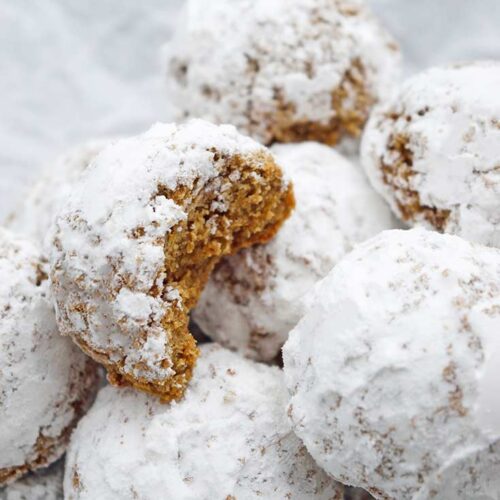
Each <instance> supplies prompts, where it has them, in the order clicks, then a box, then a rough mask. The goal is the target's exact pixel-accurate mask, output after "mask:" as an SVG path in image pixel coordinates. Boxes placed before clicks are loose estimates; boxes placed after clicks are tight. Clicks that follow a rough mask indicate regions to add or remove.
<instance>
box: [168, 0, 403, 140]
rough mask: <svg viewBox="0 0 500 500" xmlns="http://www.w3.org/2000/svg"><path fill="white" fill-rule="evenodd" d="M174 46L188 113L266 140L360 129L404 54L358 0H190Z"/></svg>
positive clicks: (172, 75)
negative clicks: (225, 124) (231, 125)
mask: <svg viewBox="0 0 500 500" xmlns="http://www.w3.org/2000/svg"><path fill="white" fill-rule="evenodd" d="M166 52H167V60H168V72H167V79H168V83H169V87H170V92H171V95H172V96H173V99H172V100H173V101H174V102H176V103H178V106H179V108H180V110H179V112H180V114H181V116H184V117H191V116H194V117H200V118H205V119H207V120H210V121H213V122H215V123H232V124H233V125H235V126H236V127H237V128H238V129H239V130H241V131H242V132H244V133H246V134H248V135H250V136H252V137H254V138H255V139H257V140H258V141H260V142H262V143H264V144H271V143H273V142H302V141H305V140H313V141H318V142H324V143H327V144H331V145H332V144H336V143H337V142H338V141H339V140H340V139H341V138H342V137H343V136H346V135H347V136H354V137H356V136H358V134H359V133H360V131H361V129H362V127H363V125H364V123H365V121H366V119H367V117H368V113H369V111H370V109H371V107H372V105H373V104H374V102H376V101H377V100H378V99H379V98H383V97H384V96H386V95H387V93H388V91H389V89H390V88H391V86H392V85H393V84H394V81H395V80H396V79H397V77H398V75H399V63H400V54H399V50H398V48H397V45H396V43H395V42H394V40H393V39H392V37H391V36H390V35H389V34H388V33H386V32H385V30H384V29H383V28H382V27H381V26H380V25H379V23H378V21H377V20H376V19H374V17H373V16H372V14H371V13H370V12H369V10H368V8H367V6H366V5H365V3H364V2H362V1H359V0H273V1H269V0H212V1H210V2H206V1H204V0H188V1H187V2H186V5H185V9H184V15H183V17H181V20H180V21H179V26H178V29H177V33H176V35H175V36H174V39H173V41H172V42H171V43H170V45H169V46H168V47H167V51H166Z"/></svg>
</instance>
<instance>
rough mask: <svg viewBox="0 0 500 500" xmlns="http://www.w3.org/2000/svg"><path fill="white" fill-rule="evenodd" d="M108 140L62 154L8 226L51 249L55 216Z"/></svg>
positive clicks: (14, 214) (18, 209) (91, 143)
mask: <svg viewBox="0 0 500 500" xmlns="http://www.w3.org/2000/svg"><path fill="white" fill-rule="evenodd" d="M107 144H108V141H92V142H88V143H86V144H83V145H81V146H78V147H76V148H74V149H72V150H70V151H68V152H67V153H65V154H63V155H61V156H60V157H59V158H57V159H56V160H55V162H54V163H53V164H51V165H50V166H49V167H48V168H47V169H46V170H45V171H44V172H43V174H42V176H41V177H40V179H39V180H38V181H37V182H36V183H35V184H34V185H33V187H32V188H31V189H30V191H29V192H28V193H27V194H26V196H25V198H24V199H23V201H22V204H21V205H20V206H19V207H18V208H17V210H16V211H15V212H13V213H12V214H10V215H9V217H8V219H7V221H6V226H7V227H8V228H9V229H12V230H13V231H15V232H16V233H20V234H22V235H24V236H26V237H28V238H30V239H31V240H32V241H38V242H40V243H41V244H43V245H44V246H48V244H49V242H48V241H47V235H48V234H49V229H50V226H51V225H52V223H53V222H54V218H55V215H56V214H57V212H58V210H59V209H60V207H61V206H62V205H63V203H64V200H65V199H66V198H67V197H68V195H69V194H70V193H71V189H72V186H73V185H74V184H75V183H76V182H77V180H78V177H79V176H80V174H81V173H82V172H83V171H84V170H85V169H86V168H87V167H88V165H89V164H90V163H91V161H92V160H93V159H94V158H95V156H97V154H98V153H99V152H100V151H102V149H104V147H105V146H106V145H107Z"/></svg>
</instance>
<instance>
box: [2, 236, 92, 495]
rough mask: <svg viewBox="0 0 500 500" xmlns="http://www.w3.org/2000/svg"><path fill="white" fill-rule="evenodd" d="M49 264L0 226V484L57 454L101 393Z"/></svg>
mask: <svg viewBox="0 0 500 500" xmlns="http://www.w3.org/2000/svg"><path fill="white" fill-rule="evenodd" d="M46 267H47V266H46V261H45V260H44V259H43V257H42V256H41V255H40V252H39V251H38V250H37V248H36V247H35V246H34V245H33V244H32V243H31V242H29V241H27V240H25V239H22V238H19V237H17V236H15V235H14V234H13V233H11V232H10V231H7V230H5V229H1V228H0V276H1V280H0V485H4V484H7V483H10V482H12V481H14V480H15V479H17V478H19V477H21V476H22V475H24V474H26V473H28V472H29V471H31V470H35V469H38V468H41V467H45V466H47V465H49V464H50V463H52V462H54V461H56V460H57V459H58V458H59V457H60V456H61V455H62V453H63V452H64V449H65V447H66V444H67V442H68V440H69V435H70V433H71V431H72V429H73V427H74V426H75V424H76V422H77V421H78V419H79V417H80V416H81V415H82V413H83V412H84V411H85V409H86V408H87V406H88V405H89V404H90V402H91V401H92V399H93V396H94V393H95V388H96V383H97V375H96V365H95V364H94V363H93V362H92V360H90V359H89V358H88V357H87V356H85V355H84V354H83V353H82V352H81V351H80V350H79V349H78V348H77V347H76V346H75V345H73V343H72V342H70V341H69V339H65V338H62V337H61V336H60V335H59V332H58V329H57V324H56V319H55V313H54V309H53V305H52V302H51V299H50V296H49V284H48V279H47V268H46Z"/></svg>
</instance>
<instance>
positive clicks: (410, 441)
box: [283, 229, 500, 500]
mask: <svg viewBox="0 0 500 500" xmlns="http://www.w3.org/2000/svg"><path fill="white" fill-rule="evenodd" d="M283 351H284V363H285V375H286V382H287V386H288V389H289V391H290V393H291V399H290V404H289V407H288V415H289V417H290V419H291V421H292V422H293V426H294V430H295V431H296V433H297V434H298V435H299V436H300V437H301V438H302V440H303V441H304V443H305V445H306V446H307V449H308V450H309V452H310V453H311V455H312V456H313V457H314V458H315V459H316V461H317V462H318V464H319V465H320V466H322V467H323V468H324V469H325V470H326V471H327V472H329V473H330V474H331V475H332V476H333V477H335V478H336V479H338V480H340V481H342V482H345V483H346V484H353V485H356V486H361V487H363V488H365V489H366V490H368V491H369V492H370V493H371V494H372V495H373V496H375V498H377V499H384V500H410V499H411V500H428V499H431V498H436V499H439V500H480V499H483V500H485V499H488V500H490V499H491V500H493V499H495V498H496V497H497V495H498V492H499V491H500V489H499V487H500V395H499V391H498V380H499V377H500V365H499V363H498V360H499V356H500V255H499V253H498V251H497V250H496V249H490V248H487V247H484V246H480V245H473V244H471V243H468V242H467V241H465V240H462V239H460V238H458V237H456V236H449V235H440V234H439V233H437V232H433V231H425V230H423V229H413V230H409V231H386V232H384V233H382V234H381V235H379V236H377V237H375V238H373V239H371V240H369V241H368V242H366V243H364V244H362V245H360V246H359V247H357V248H356V249H355V250H354V251H353V252H352V253H350V254H349V255H348V256H347V257H345V259H343V260H342V261H341V262H340V263H339V264H337V266H336V267H335V268H334V269H333V271H332V272H331V273H330V274H329V275H328V276H327V277H326V278H325V279H324V280H323V281H322V282H321V283H320V284H319V285H318V286H317V288H316V290H315V294H314V300H312V301H311V304H310V308H309V310H308V312H307V313H306V315H305V316H304V318H303V319H302V320H301V322H300V323H299V324H298V325H297V327H296V328H295V330H294V331H293V332H292V333H291V334H290V338H289V339H288V342H287V343H286V345H285V347H284V350H283Z"/></svg>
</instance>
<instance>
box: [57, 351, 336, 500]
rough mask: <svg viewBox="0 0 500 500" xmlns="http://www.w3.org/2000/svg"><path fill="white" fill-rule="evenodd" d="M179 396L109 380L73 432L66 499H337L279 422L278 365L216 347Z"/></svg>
mask: <svg viewBox="0 0 500 500" xmlns="http://www.w3.org/2000/svg"><path fill="white" fill-rule="evenodd" d="M201 350H202V353H201V356H200V359H199V361H198V363H197V366H196V368H195V373H194V376H193V379H192V381H191V384H190V385H189V387H188V388H187V390H186V393H185V396H184V398H183V399H182V400H181V401H180V402H178V403H175V402H174V403H172V404H170V405H164V404H161V403H160V402H158V400H157V399H153V398H151V397H150V396H149V395H146V394H142V393H140V392H137V391H133V390H131V389H126V388H125V389H115V388H113V387H111V386H108V387H106V388H104V389H102V390H101V392H100V393H99V395H98V398H97V401H96V404H95V405H94V406H93V407H92V409H91V410H90V412H89V413H88V414H87V416H86V417H85V418H84V419H83V420H82V421H81V423H80V425H79V426H78V428H77V430H76V431H75V433H74V434H73V436H72V440H71V445H70V447H69V450H68V454H67V459H66V473H65V480H64V489H65V492H66V496H67V497H68V498H69V499H72V500H77V499H80V500H84V499H94V498H99V499H103V500H105V499H113V498H120V499H123V500H127V499H131V500H132V499H134V498H141V499H153V498H158V492H162V493H161V498H182V499H183V500H188V499H193V500H195V499H196V500H202V499H207V500H208V499H214V498H221V499H222V498H226V499H233V498H266V499H282V498H289V499H300V500H302V499H304V500H306V499H313V498H314V499H318V500H319V499H325V500H326V499H328V500H335V499H337V500H341V499H342V498H343V496H342V491H343V487H342V486H340V485H339V484H338V483H336V482H335V481H334V480H333V479H331V478H330V477H329V476H328V475H327V474H326V473H324V472H323V471H322V470H321V469H320V468H319V467H317V466H316V464H315V463H314V461H313V460H312V458H311V457H310V456H309V454H308V453H307V451H306V450H305V448H304V445H303V444H302V443H301V441H300V440H299V439H298V438H297V437H296V436H295V435H294V434H293V433H292V431H291V428H290V424H289V423H288V421H287V418H286V414H285V409H286V398H287V393H286V388H285V385H284V380H283V374H282V371H281V370H280V369H278V368H275V367H269V366H266V365H261V364H257V363H254V362H253V361H249V360H245V359H244V358H241V357H239V356H238V355H236V354H234V353H232V352H230V351H227V350H226V349H223V348H222V347H220V346H218V345H216V344H206V345H203V346H202V347H201Z"/></svg>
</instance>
